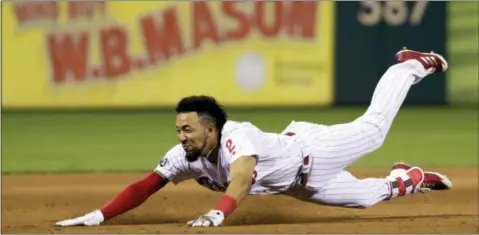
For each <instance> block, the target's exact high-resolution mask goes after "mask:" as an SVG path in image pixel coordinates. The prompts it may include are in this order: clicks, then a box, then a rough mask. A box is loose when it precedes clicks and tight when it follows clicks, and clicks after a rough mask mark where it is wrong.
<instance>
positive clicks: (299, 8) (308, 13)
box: [287, 1, 318, 38]
mask: <svg viewBox="0 0 479 235" xmlns="http://www.w3.org/2000/svg"><path fill="white" fill-rule="evenodd" d="M317 4H318V2H316V1H314V2H297V1H293V2H291V3H290V8H289V9H288V15H289V17H288V22H287V27H288V33H289V34H290V35H299V36H302V37H304V38H314V37H315V36H316V35H315V34H316V14H317V12H316V11H317ZM298 31H300V33H299V32H298Z"/></svg>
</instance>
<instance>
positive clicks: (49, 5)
mask: <svg viewBox="0 0 479 235" xmlns="http://www.w3.org/2000/svg"><path fill="white" fill-rule="evenodd" d="M14 4H15V5H14V9H15V16H16V17H17V20H18V22H19V23H20V24H24V23H28V22H30V21H43V20H50V21H51V20H56V19H57V18H58V15H59V10H58V4H59V2H56V1H52V2H49V1H43V2H33V1H32V2H22V3H14Z"/></svg>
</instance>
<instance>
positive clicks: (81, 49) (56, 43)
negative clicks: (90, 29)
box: [47, 32, 89, 83]
mask: <svg viewBox="0 0 479 235" xmlns="http://www.w3.org/2000/svg"><path fill="white" fill-rule="evenodd" d="M88 39H89V38H88V34H87V33H86V32H81V33H79V34H78V35H75V36H74V35H73V34H70V33H65V34H61V35H53V34H50V35H48V37H47V40H48V51H49V53H50V59H51V63H52V65H53V80H54V81H55V82H57V83H59V82H64V81H65V80H66V78H67V74H68V72H71V73H73V76H74V79H75V80H78V81H82V80H84V79H85V77H86V70H87V59H88V44H89V40H88Z"/></svg>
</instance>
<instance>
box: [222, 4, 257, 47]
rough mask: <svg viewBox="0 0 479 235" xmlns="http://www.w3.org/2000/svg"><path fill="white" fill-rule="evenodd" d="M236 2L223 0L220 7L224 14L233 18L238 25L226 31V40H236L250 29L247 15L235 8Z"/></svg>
mask: <svg viewBox="0 0 479 235" xmlns="http://www.w3.org/2000/svg"><path fill="white" fill-rule="evenodd" d="M237 4H238V2H232V1H223V2H222V9H223V12H224V13H225V15H227V16H229V17H231V18H234V19H235V20H236V21H237V23H238V27H237V28H236V29H233V30H230V31H228V32H226V39H227V40H237V39H242V38H244V37H245V36H246V35H247V34H248V33H249V31H250V29H251V25H250V23H249V19H248V15H247V14H246V13H244V12H241V11H240V10H238V9H236V8H235V6H237Z"/></svg>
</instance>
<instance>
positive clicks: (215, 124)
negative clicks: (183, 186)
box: [56, 49, 452, 227]
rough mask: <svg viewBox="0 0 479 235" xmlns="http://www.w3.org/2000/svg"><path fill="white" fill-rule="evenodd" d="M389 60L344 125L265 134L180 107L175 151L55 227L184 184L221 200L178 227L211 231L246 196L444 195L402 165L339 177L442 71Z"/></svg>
mask: <svg viewBox="0 0 479 235" xmlns="http://www.w3.org/2000/svg"><path fill="white" fill-rule="evenodd" d="M396 57H397V59H398V63H397V64H395V65H393V66H391V67H390V68H389V69H388V70H387V71H386V73H385V74H384V75H383V76H382V77H381V79H380V81H379V83H378V84H377V87H376V89H375V91H374V94H373V97H372V101H371V104H370V106H369V107H368V109H367V110H366V112H365V113H364V114H363V115H362V116H360V117H359V118H357V119H355V120H354V121H352V122H350V123H345V124H338V125H332V126H326V125H320V124H315V123H310V122H296V121H293V122H291V123H290V124H289V125H288V126H287V127H286V129H285V130H284V131H283V132H282V133H280V134H278V133H266V132H263V131H261V130H260V129H258V128H257V127H256V126H254V125H253V124H251V123H248V122H236V121H230V120H227V115H226V113H225V112H224V111H223V109H222V108H221V106H220V105H219V104H218V103H217V102H216V100H215V99H214V98H212V97H208V96H190V97H186V98H183V99H182V100H181V101H179V103H178V105H177V107H176V112H177V116H176V132H177V135H178V138H179V140H180V142H181V143H180V144H178V145H176V146H174V147H173V148H172V149H171V150H169V151H168V152H167V153H166V155H165V156H164V158H163V159H162V160H161V162H160V163H159V164H158V166H157V167H156V168H155V169H154V171H153V172H151V173H150V174H148V175H147V176H146V177H145V178H143V179H141V180H139V181H137V182H134V183H133V184H131V185H129V186H128V187H126V188H125V189H124V190H123V191H122V192H120V193H119V194H118V195H117V196H116V197H115V198H114V199H113V200H112V201H111V202H109V203H108V204H107V205H105V206H104V207H103V208H101V209H99V210H94V211H93V212H91V213H88V214H86V215H84V216H80V217H77V218H73V219H67V220H63V221H60V222H57V223H56V225H58V226H76V225H86V226H93V225H100V224H101V223H103V222H104V221H107V220H109V219H111V218H113V217H116V216H118V215H120V214H123V213H125V212H127V211H129V210H131V209H133V208H135V207H137V206H139V205H140V204H142V203H143V202H144V201H145V200H147V199H148V197H150V196H151V195H153V194H154V193H155V192H157V191H158V190H160V189H161V188H162V187H164V186H165V185H166V184H167V183H168V182H173V183H174V184H179V183H180V182H182V181H184V180H188V179H194V180H196V181H197V182H198V183H199V184H201V185H203V186H204V187H207V188H210V189H211V190H214V191H220V192H224V196H223V197H222V199H221V200H220V201H219V202H217V205H216V206H215V207H214V208H213V209H212V210H210V211H209V212H207V213H206V214H205V215H203V216H201V217H199V218H196V219H193V220H191V221H189V222H187V225H188V226H193V227H206V226H220V225H221V224H222V223H223V222H224V220H225V219H226V218H227V217H228V216H229V215H230V214H231V213H233V212H234V211H235V209H236V208H237V207H238V206H240V205H241V203H242V201H243V200H244V199H245V197H246V196H247V195H248V194H283V195H289V196H292V197H295V198H297V199H299V200H307V201H309V202H316V203H318V204H324V205H332V206H342V207H353V208H367V207H371V206H373V205H375V204H377V203H379V202H381V201H384V200H391V199H393V198H396V197H402V196H406V195H410V194H414V193H417V192H423V191H425V190H441V189H450V188H451V187H452V183H451V182H450V180H449V179H447V177H446V176H444V175H441V174H439V173H436V172H424V171H423V170H422V169H421V168H419V167H411V166H410V165H408V164H406V163H397V164H395V165H394V166H393V169H392V171H391V173H390V175H388V176H386V177H383V178H367V179H357V178H356V177H354V176H353V175H352V174H350V173H349V172H347V171H345V170H344V169H345V168H346V167H348V166H349V165H351V163H353V162H354V161H356V160H358V159H359V158H361V157H362V156H365V155H367V154H368V153H371V152H373V151H375V150H376V149H378V148H379V147H381V145H382V144H383V142H384V141H385V139H386V135H387V133H388V131H389V128H390V127H391V125H392V122H393V120H394V118H395V116H396V114H397V113H398V111H399V109H400V107H401V105H402V103H403V101H404V99H405V97H406V95H407V93H408V91H409V89H410V88H411V86H412V85H413V84H416V83H418V82H420V81H421V80H422V79H423V78H425V77H426V76H427V75H430V74H434V73H438V72H444V71H446V69H447V67H448V64H447V62H446V60H445V59H444V58H443V57H442V56H440V55H438V54H435V53H432V52H431V53H420V52H416V51H411V50H407V49H404V50H401V51H399V52H398V53H397V54H396Z"/></svg>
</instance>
